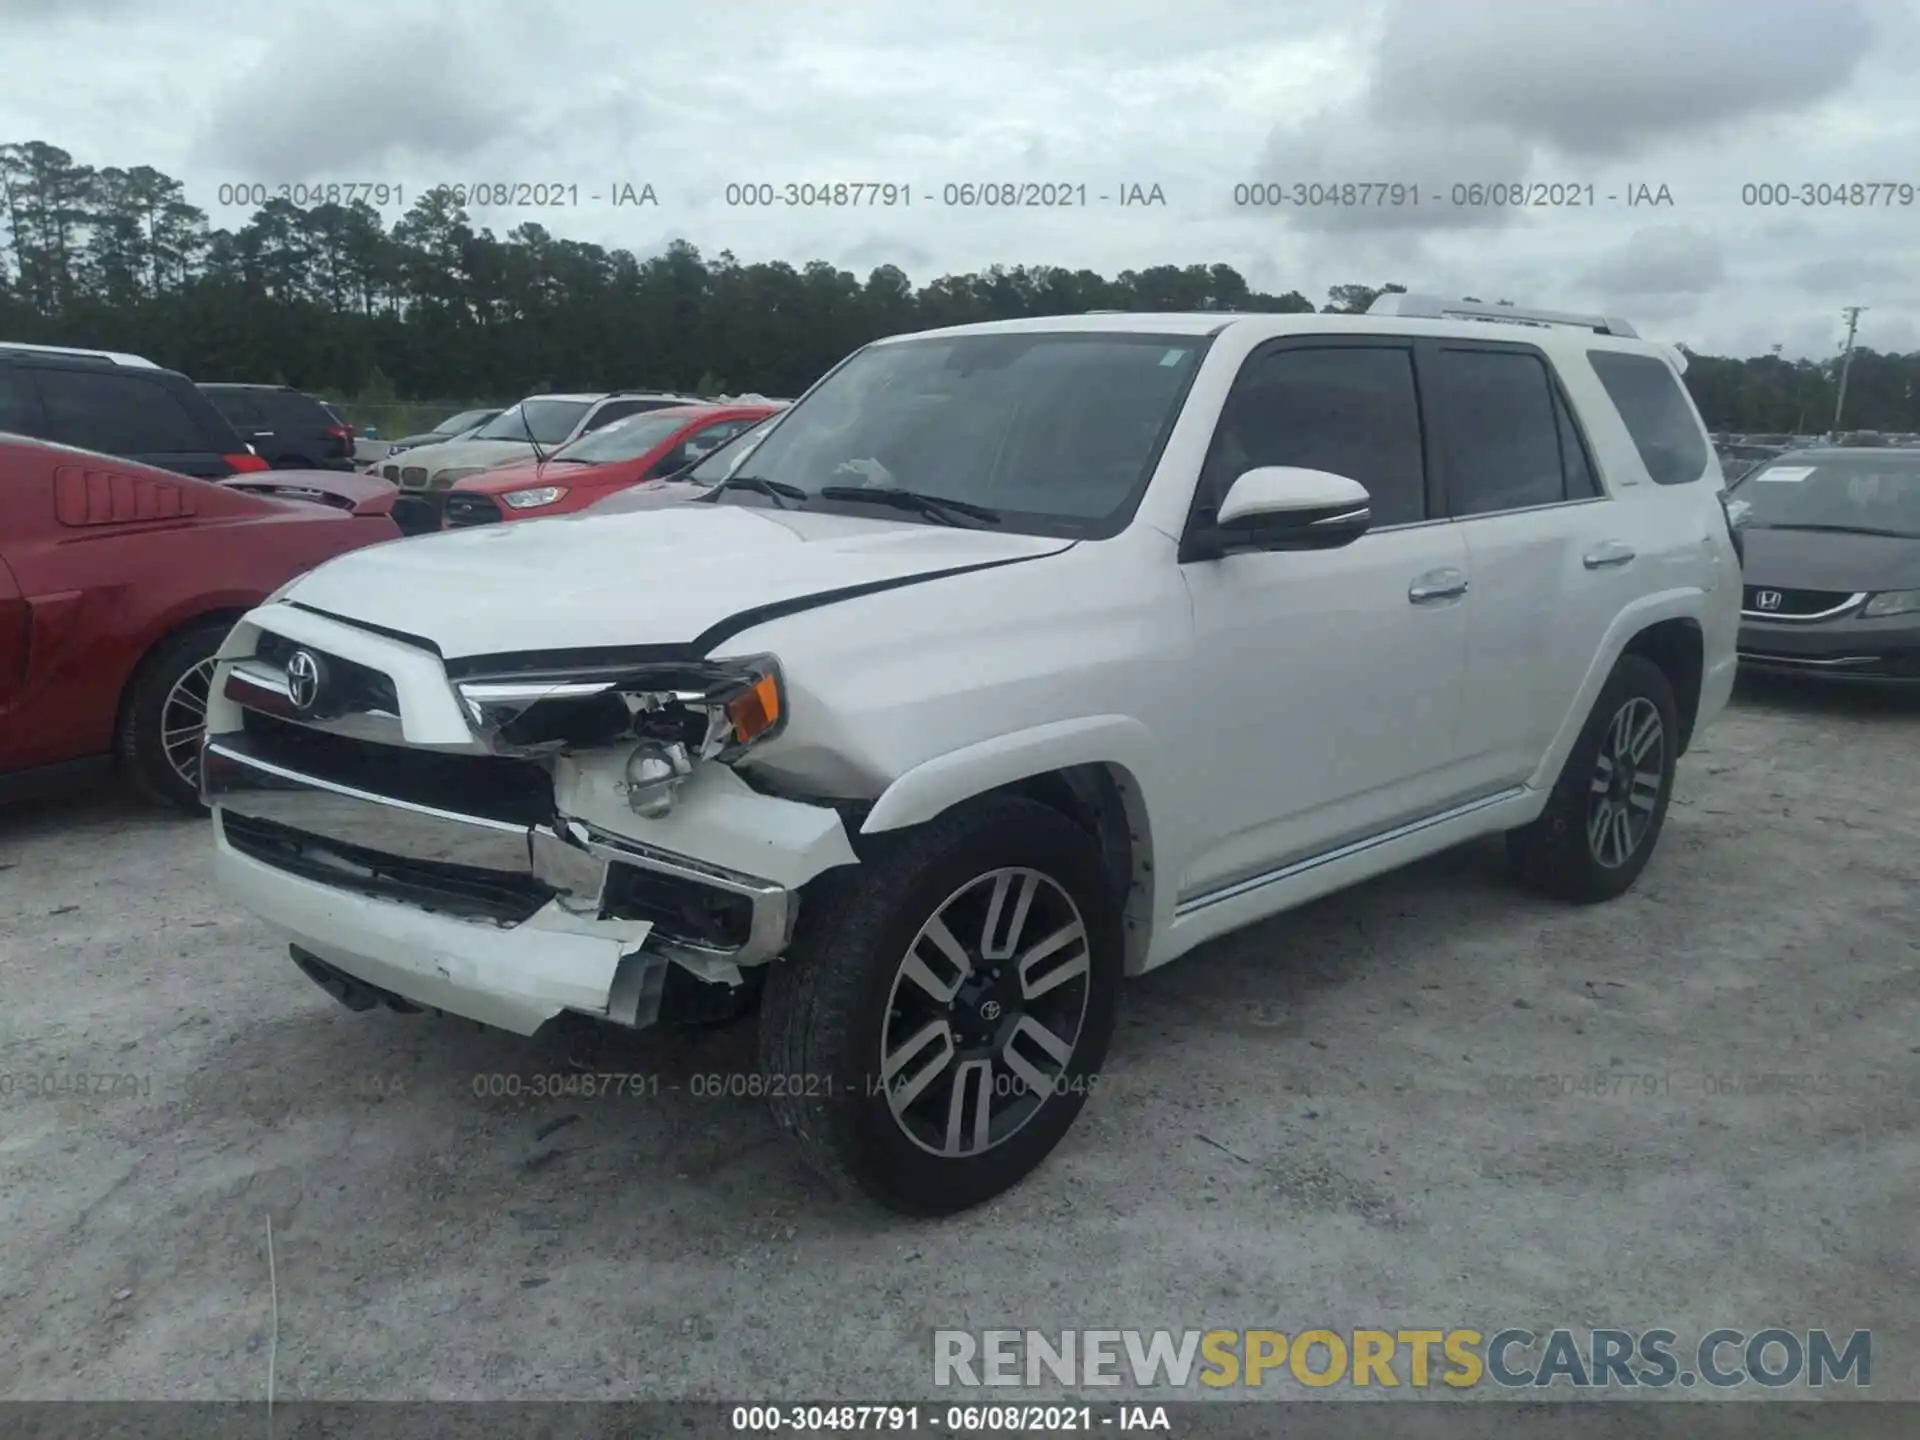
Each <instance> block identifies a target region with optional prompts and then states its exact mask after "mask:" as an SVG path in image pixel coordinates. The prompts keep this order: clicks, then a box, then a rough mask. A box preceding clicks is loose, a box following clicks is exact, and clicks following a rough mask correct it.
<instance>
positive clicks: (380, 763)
mask: <svg viewBox="0 0 1920 1440" xmlns="http://www.w3.org/2000/svg"><path fill="white" fill-rule="evenodd" d="M242 737H244V739H243V738H242ZM222 743H223V744H226V745H229V746H230V747H233V748H235V749H238V750H241V751H243V752H244V753H245V754H246V755H248V756H250V757H252V758H254V759H257V760H261V761H264V762H266V763H268V764H270V765H275V766H278V767H280V768H282V769H286V770H293V771H297V772H298V773H300V774H302V775H310V776H313V777H314V778H315V779H318V780H324V781H326V782H328V783H329V784H333V785H344V786H346V787H348V788H349V789H352V790H357V791H359V792H361V793H363V794H367V795H382V796H386V797H388V798H391V799H394V800H401V801H404V802H406V803H407V804H409V805H417V806H424V807H426V808H428V809H431V810H440V811H448V812H452V813H455V814H460V815H472V816H476V817H479V818H481V819H485V820H497V821H500V822H502V823H504V824H511V825H541V824H545V823H546V822H547V821H548V820H550V819H552V817H553V779H552V777H551V776H550V775H548V773H547V771H546V769H545V768H544V767H543V766H541V765H540V764H538V763H537V762H535V761H532V760H520V759H514V758H511V757H507V756H498V755H458V754H453V753H451V752H446V751H437V750H420V749H415V748H412V747H410V746H405V745H389V744H383V743H381V742H379V741H374V740H362V739H358V738H355V737H352V736H346V735H337V734H333V733H330V732H328V731H325V730H317V729H314V728H312V727H311V726H306V725H301V724H298V723H295V722H293V721H289V720H282V719H278V718H276V717H274V716H272V715H267V714H264V713H262V712H261V711H258V710H247V711H245V712H243V729H242V731H241V733H240V735H227V736H224V737H222Z"/></svg>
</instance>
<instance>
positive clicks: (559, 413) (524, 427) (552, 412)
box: [473, 400, 589, 445]
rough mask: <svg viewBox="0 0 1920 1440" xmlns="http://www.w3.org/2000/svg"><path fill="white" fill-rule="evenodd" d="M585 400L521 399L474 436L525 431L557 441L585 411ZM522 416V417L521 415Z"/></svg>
mask: <svg viewBox="0 0 1920 1440" xmlns="http://www.w3.org/2000/svg"><path fill="white" fill-rule="evenodd" d="M588 408H589V407H588V404H587V402H586V401H585V400H522V401H521V402H520V403H519V404H518V405H515V406H514V407H513V408H512V409H511V410H502V411H501V412H500V414H499V416H498V417H497V418H496V419H495V420H494V421H493V422H492V423H491V424H489V425H488V426H487V427H486V428H485V429H483V430H482V431H481V432H480V433H479V434H478V435H476V436H474V437H473V438H474V439H476V440H525V439H526V438H527V431H528V429H531V430H532V431H533V438H534V439H535V440H537V441H539V442H540V443H541V444H542V445H558V444H560V443H561V442H562V441H564V440H565V439H566V438H567V437H568V436H569V435H571V434H573V427H574V426H576V425H578V424H579V423H580V417H581V416H582V415H584V414H586V413H587V410H588ZM522 416H525V417H526V418H525V419H524V420H523V419H522V418H521V417H522Z"/></svg>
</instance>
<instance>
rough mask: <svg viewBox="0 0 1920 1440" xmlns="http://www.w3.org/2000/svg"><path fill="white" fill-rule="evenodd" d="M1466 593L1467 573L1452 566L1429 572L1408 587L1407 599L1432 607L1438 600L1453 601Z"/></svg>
mask: <svg viewBox="0 0 1920 1440" xmlns="http://www.w3.org/2000/svg"><path fill="white" fill-rule="evenodd" d="M1466 593H1467V574H1466V572H1465V571H1464V570H1456V569H1454V568H1453V566H1451V565H1448V566H1445V567H1443V568H1441V569H1439V570H1429V571H1427V573H1426V574H1424V575H1421V576H1419V577H1417V578H1416V579H1415V580H1414V582H1413V584H1411V585H1410V586H1408V587H1407V599H1409V600H1411V601H1412V602H1413V603H1414V604H1416V605H1431V604H1432V603H1433V602H1434V601H1436V600H1451V599H1453V598H1455V597H1456V596H1459V595H1464V594H1466Z"/></svg>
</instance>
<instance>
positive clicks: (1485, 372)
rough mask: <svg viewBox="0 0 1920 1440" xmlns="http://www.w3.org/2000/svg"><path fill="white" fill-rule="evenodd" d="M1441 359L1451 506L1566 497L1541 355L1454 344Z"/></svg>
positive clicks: (1514, 504)
mask: <svg viewBox="0 0 1920 1440" xmlns="http://www.w3.org/2000/svg"><path fill="white" fill-rule="evenodd" d="M1434 362H1435V369H1436V370H1437V372H1438V374H1439V378H1440V386H1441V391H1442V397H1443V400H1444V404H1443V405H1442V407H1441V409H1442V415H1441V428H1442V430H1443V432H1444V434H1445V435H1446V441H1447V444H1446V473H1447V504H1448V509H1449V511H1450V512H1451V513H1452V514H1454V515H1457V516H1462V517H1465V516H1469V515H1490V514H1494V513H1496V512H1498V511H1502V510H1527V509H1532V508H1533V507H1535V506H1539V505H1556V504H1558V503H1559V502H1560V501H1562V500H1564V499H1566V498H1567V484H1566V477H1565V474H1564V473H1563V469H1562V457H1561V440H1560V423H1559V416H1558V415H1556V414H1555V412H1554V405H1555V399H1556V397H1555V395H1554V393H1553V383H1552V380H1551V377H1549V376H1548V374H1547V367H1546V365H1545V364H1544V363H1543V362H1542V361H1541V359H1540V357H1539V356H1537V355H1535V354H1532V353H1531V352H1529V351H1525V350H1495V349H1480V348H1468V347H1452V346H1448V347H1443V348H1441V349H1440V350H1439V351H1438V353H1437V354H1436V355H1435V357H1434Z"/></svg>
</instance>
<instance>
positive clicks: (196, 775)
mask: <svg viewBox="0 0 1920 1440" xmlns="http://www.w3.org/2000/svg"><path fill="white" fill-rule="evenodd" d="M219 663H220V662H219V661H218V660H202V661H201V662H200V663H199V664H198V665H195V666H194V667H193V668H192V669H191V670H188V671H186V672H185V673H183V674H182V675H181V676H180V678H179V679H178V680H176V681H174V682H173V688H172V689H170V690H168V691H167V698H166V699H165V700H164V701H163V702H162V703H161V705H160V749H161V751H162V753H164V754H165V755H166V757H167V764H168V765H169V766H171V767H172V769H173V773H174V774H176V775H178V776H179V777H180V780H181V782H182V783H183V784H185V785H186V786H187V788H188V789H189V790H195V791H197V790H199V788H200V741H201V738H202V737H203V736H204V735H205V734H206V732H207V696H208V694H209V693H210V692H211V691H212V689H213V671H214V667H215V666H216V665H218V664H219Z"/></svg>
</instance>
